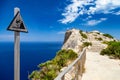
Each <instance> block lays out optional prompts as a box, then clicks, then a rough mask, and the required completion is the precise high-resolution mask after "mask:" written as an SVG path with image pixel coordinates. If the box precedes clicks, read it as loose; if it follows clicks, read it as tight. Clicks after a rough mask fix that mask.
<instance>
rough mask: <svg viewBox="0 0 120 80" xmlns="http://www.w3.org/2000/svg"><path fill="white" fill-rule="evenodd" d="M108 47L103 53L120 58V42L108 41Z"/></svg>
mask: <svg viewBox="0 0 120 80" xmlns="http://www.w3.org/2000/svg"><path fill="white" fill-rule="evenodd" d="M107 44H108V47H107V48H106V49H103V50H102V51H101V53H100V54H101V55H109V56H113V57H114V58H120V42H114V41H111V42H108V43H107Z"/></svg>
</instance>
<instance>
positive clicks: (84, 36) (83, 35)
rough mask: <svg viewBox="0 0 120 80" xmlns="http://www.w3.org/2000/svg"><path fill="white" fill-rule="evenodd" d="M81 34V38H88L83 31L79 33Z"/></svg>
mask: <svg viewBox="0 0 120 80" xmlns="http://www.w3.org/2000/svg"><path fill="white" fill-rule="evenodd" d="M79 33H80V34H81V36H82V37H83V38H85V39H87V38H88V37H87V35H86V34H84V33H83V32H82V31H81V30H80V31H79Z"/></svg>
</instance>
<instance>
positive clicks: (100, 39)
mask: <svg viewBox="0 0 120 80" xmlns="http://www.w3.org/2000/svg"><path fill="white" fill-rule="evenodd" d="M95 39H96V40H99V41H102V40H103V39H102V38H101V37H100V38H95Z"/></svg>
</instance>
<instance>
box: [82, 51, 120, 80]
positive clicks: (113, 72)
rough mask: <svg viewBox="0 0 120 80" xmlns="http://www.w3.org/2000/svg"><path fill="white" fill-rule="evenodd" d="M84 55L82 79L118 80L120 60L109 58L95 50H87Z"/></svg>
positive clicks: (119, 79) (119, 78)
mask: <svg viewBox="0 0 120 80" xmlns="http://www.w3.org/2000/svg"><path fill="white" fill-rule="evenodd" d="M86 57H87V58H86V64H85V68H86V72H85V73H84V74H83V77H82V80H120V60H114V59H109V58H108V56H101V55H99V53H97V52H87V56H86Z"/></svg>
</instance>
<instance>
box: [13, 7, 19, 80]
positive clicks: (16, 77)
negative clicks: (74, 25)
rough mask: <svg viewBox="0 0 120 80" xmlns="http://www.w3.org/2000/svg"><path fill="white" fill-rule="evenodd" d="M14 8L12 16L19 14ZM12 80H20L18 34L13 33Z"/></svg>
mask: <svg viewBox="0 0 120 80" xmlns="http://www.w3.org/2000/svg"><path fill="white" fill-rule="evenodd" d="M19 11H20V9H19V8H14V16H15V15H16V14H17V12H19ZM14 41H15V42H14V80H20V32H17V31H15V32H14Z"/></svg>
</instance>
